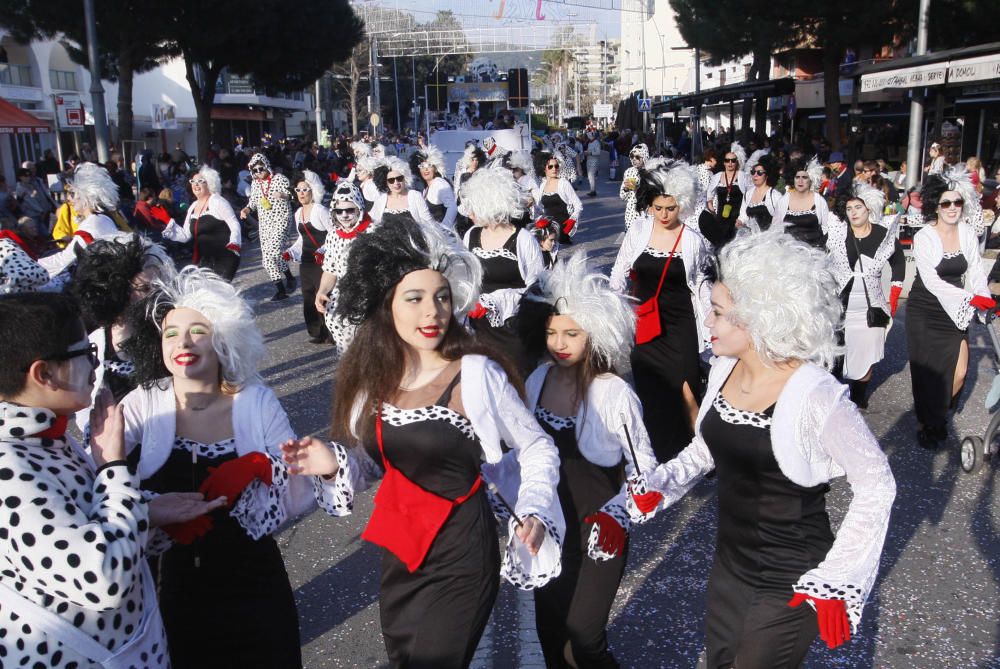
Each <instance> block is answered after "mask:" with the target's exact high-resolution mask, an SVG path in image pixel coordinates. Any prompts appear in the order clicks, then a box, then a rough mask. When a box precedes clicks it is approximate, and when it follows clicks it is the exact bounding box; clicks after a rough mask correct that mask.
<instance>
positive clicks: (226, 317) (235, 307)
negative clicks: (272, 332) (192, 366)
mask: <svg viewBox="0 0 1000 669" xmlns="http://www.w3.org/2000/svg"><path fill="white" fill-rule="evenodd" d="M155 286H156V288H158V289H159V290H158V292H157V294H156V298H155V300H154V302H153V306H152V310H151V311H152V313H154V314H155V313H165V312H166V311H169V310H172V309H182V308H183V309H192V310H194V311H197V312H198V313H199V314H201V315H202V316H204V317H205V318H207V319H208V321H209V324H210V325H211V326H212V348H213V349H215V353H216V355H218V356H219V364H220V366H221V367H222V379H223V381H225V382H226V383H227V384H229V385H230V386H232V387H235V388H242V387H244V386H246V385H248V384H252V383H259V382H260V380H261V379H260V373H259V372H258V368H259V365H260V363H261V361H262V360H263V359H264V358H265V356H266V355H267V348H266V347H265V345H264V337H263V335H261V333H260V330H259V329H258V328H257V323H256V322H255V320H254V313H253V308H252V307H251V306H250V305H249V304H248V303H247V301H246V300H244V299H243V298H242V297H241V296H240V294H239V291H238V290H237V289H236V288H235V287H234V286H233V285H232V284H231V283H229V282H228V281H226V280H225V279H223V278H222V277H220V276H219V275H218V274H216V273H215V272H213V271H212V270H210V269H207V268H204V267H195V266H188V267H185V268H184V269H182V270H181V271H180V272H178V273H177V274H176V275H175V276H174V277H173V278H172V279H170V280H167V281H157V282H155ZM158 327H159V328H160V331H161V332H162V330H163V323H162V322H160V323H159V324H158Z"/></svg>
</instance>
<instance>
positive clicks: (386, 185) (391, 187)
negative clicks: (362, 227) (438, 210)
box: [369, 156, 441, 227]
mask: <svg viewBox="0 0 1000 669" xmlns="http://www.w3.org/2000/svg"><path fill="white" fill-rule="evenodd" d="M412 181H413V174H411V173H410V168H409V166H408V165H407V164H406V163H404V162H403V161H402V160H400V159H399V158H396V157H394V156H392V157H389V158H386V159H385V163H384V164H382V165H380V166H378V167H376V168H375V185H376V186H378V190H379V194H378V197H376V198H375V204H374V205H372V209H371V211H370V212H369V215H370V216H371V218H372V220H373V221H375V223H378V224H379V225H383V224H384V225H391V224H394V223H396V222H397V221H399V220H400V219H401V218H403V217H404V216H405V217H412V218H413V220H415V221H417V222H418V223H421V224H422V225H433V226H437V227H440V226H441V224H440V223H439V222H438V221H437V220H435V219H434V218H432V217H431V212H430V210H429V209H428V208H427V202H426V201H425V200H424V197H423V196H422V195H421V194H420V191H417V190H413V189H412V188H410V183H411V182H412Z"/></svg>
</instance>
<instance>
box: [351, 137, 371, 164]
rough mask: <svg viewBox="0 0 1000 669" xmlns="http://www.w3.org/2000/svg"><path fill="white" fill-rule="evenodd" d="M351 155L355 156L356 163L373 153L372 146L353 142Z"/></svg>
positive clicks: (366, 143)
mask: <svg viewBox="0 0 1000 669" xmlns="http://www.w3.org/2000/svg"><path fill="white" fill-rule="evenodd" d="M351 153H353V154H354V160H355V162H357V161H359V160H361V159H362V158H364V157H365V156H370V155H371V153H372V145H371V144H369V143H368V142H351Z"/></svg>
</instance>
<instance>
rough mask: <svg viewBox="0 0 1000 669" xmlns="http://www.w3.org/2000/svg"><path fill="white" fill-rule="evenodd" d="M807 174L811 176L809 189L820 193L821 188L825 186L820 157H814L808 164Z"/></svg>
mask: <svg viewBox="0 0 1000 669" xmlns="http://www.w3.org/2000/svg"><path fill="white" fill-rule="evenodd" d="M806 174H808V175H809V188H811V189H812V191H813V192H814V193H818V192H819V187H820V186H821V185H823V163H821V162H819V156H813V157H812V158H810V159H809V162H808V163H806Z"/></svg>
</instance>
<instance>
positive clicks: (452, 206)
mask: <svg viewBox="0 0 1000 669" xmlns="http://www.w3.org/2000/svg"><path fill="white" fill-rule="evenodd" d="M410 170H412V171H413V172H415V173H416V174H419V175H420V179H421V180H422V181H423V182H424V191H423V195H424V200H426V201H427V210H428V211H430V213H431V216H432V217H433V218H434V220H436V221H437V222H438V223H440V224H441V225H442V226H444V227H445V228H447V229H448V230H453V229H454V228H455V216H457V215H458V204H457V202H456V201H455V189H454V188H452V187H451V183H449V182H448V180H447V179H445V178H444V175H445V174H446V171H445V166H444V156H443V155H442V154H441V151H440V150H439V149H438V148H437V147H435V146H428V147H425V148H422V149H418V150H416V151H414V152H413V155H411V156H410Z"/></svg>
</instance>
